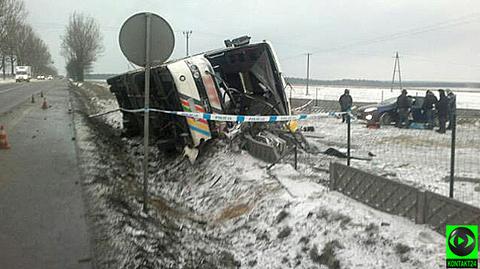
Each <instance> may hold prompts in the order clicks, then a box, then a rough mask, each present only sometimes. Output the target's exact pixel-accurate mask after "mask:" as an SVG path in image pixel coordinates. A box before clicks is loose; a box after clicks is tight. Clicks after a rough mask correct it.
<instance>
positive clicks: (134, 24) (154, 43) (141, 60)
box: [119, 12, 175, 66]
mask: <svg viewBox="0 0 480 269" xmlns="http://www.w3.org/2000/svg"><path fill="white" fill-rule="evenodd" d="M147 16H150V61H151V62H152V63H163V62H165V61H166V60H167V59H168V58H169V57H170V55H172V52H173V48H174V46H175V36H174V34H173V30H172V27H170V25H169V24H168V22H167V21H166V20H165V19H163V18H162V17H160V16H158V15H157V14H153V13H147V12H142V13H138V14H135V15H133V16H131V17H130V18H128V19H127V20H126V21H125V22H124V23H123V25H122V29H121V30H120V36H119V42H120V48H121V50H122V52H123V54H124V55H125V57H127V59H128V60H129V61H130V62H132V63H134V64H136V65H139V66H145V65H146V58H147V57H146V55H147V51H146V47H147V46H146V40H147V36H146V35H147Z"/></svg>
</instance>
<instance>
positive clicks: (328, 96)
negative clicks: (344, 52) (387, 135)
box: [286, 85, 480, 109]
mask: <svg viewBox="0 0 480 269" xmlns="http://www.w3.org/2000/svg"><path fill="white" fill-rule="evenodd" d="M346 88H348V89H349V90H350V95H351V96H352V98H353V101H354V102H368V103H378V102H381V101H382V100H385V99H389V98H393V97H398V96H399V95H400V90H399V89H394V90H393V91H391V90H390V89H384V88H363V87H349V86H345V87H333V86H315V85H312V86H310V87H309V89H308V95H306V88H305V86H298V85H294V86H293V89H290V88H288V87H287V89H286V91H287V92H286V94H287V96H290V92H291V95H292V98H298V99H313V100H315V98H317V99H318V100H335V101H336V100H338V99H339V98H340V96H341V95H342V94H343V92H344V90H345V89H346ZM406 89H407V91H408V94H409V95H412V96H416V95H418V96H425V92H426V90H428V89H426V88H406ZM450 89H451V90H452V91H453V92H454V93H455V94H456V95H457V107H458V108H463V109H480V89H479V88H450ZM429 90H431V91H433V92H434V93H435V95H436V96H437V98H438V89H429Z"/></svg>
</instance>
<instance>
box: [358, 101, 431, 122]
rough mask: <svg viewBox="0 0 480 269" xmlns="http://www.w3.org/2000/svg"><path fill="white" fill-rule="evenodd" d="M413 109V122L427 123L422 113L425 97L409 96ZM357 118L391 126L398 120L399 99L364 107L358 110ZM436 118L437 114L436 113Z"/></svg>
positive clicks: (410, 116)
mask: <svg viewBox="0 0 480 269" xmlns="http://www.w3.org/2000/svg"><path fill="white" fill-rule="evenodd" d="M408 97H409V99H410V101H411V104H412V109H411V111H410V115H409V119H410V121H411V122H418V123H425V122H426V121H427V118H426V116H425V114H423V113H422V106H423V101H424V99H425V97H424V96H408ZM356 114H357V118H358V119H362V120H367V121H373V122H378V123H380V124H381V125H389V124H392V123H394V122H397V120H398V113H397V97H394V98H389V99H386V100H384V101H382V102H380V103H378V104H374V105H368V106H362V107H359V108H358V109H357V113H356ZM435 117H436V112H435Z"/></svg>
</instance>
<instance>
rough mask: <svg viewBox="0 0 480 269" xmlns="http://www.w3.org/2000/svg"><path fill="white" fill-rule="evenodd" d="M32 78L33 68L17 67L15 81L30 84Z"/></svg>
mask: <svg viewBox="0 0 480 269" xmlns="http://www.w3.org/2000/svg"><path fill="white" fill-rule="evenodd" d="M31 78H32V67H31V66H16V67H15V81H16V82H22V81H26V82H30V79H31Z"/></svg>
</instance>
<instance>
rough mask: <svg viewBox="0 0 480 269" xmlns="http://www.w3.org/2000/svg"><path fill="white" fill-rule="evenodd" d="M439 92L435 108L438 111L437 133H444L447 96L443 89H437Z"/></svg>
mask: <svg viewBox="0 0 480 269" xmlns="http://www.w3.org/2000/svg"><path fill="white" fill-rule="evenodd" d="M438 92H439V93H440V99H439V100H438V102H437V105H436V106H435V108H436V109H437V112H438V122H439V125H440V126H439V129H438V130H437V133H440V134H444V133H445V124H446V123H447V116H448V98H447V96H446V95H445V91H444V90H442V89H440V90H438Z"/></svg>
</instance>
